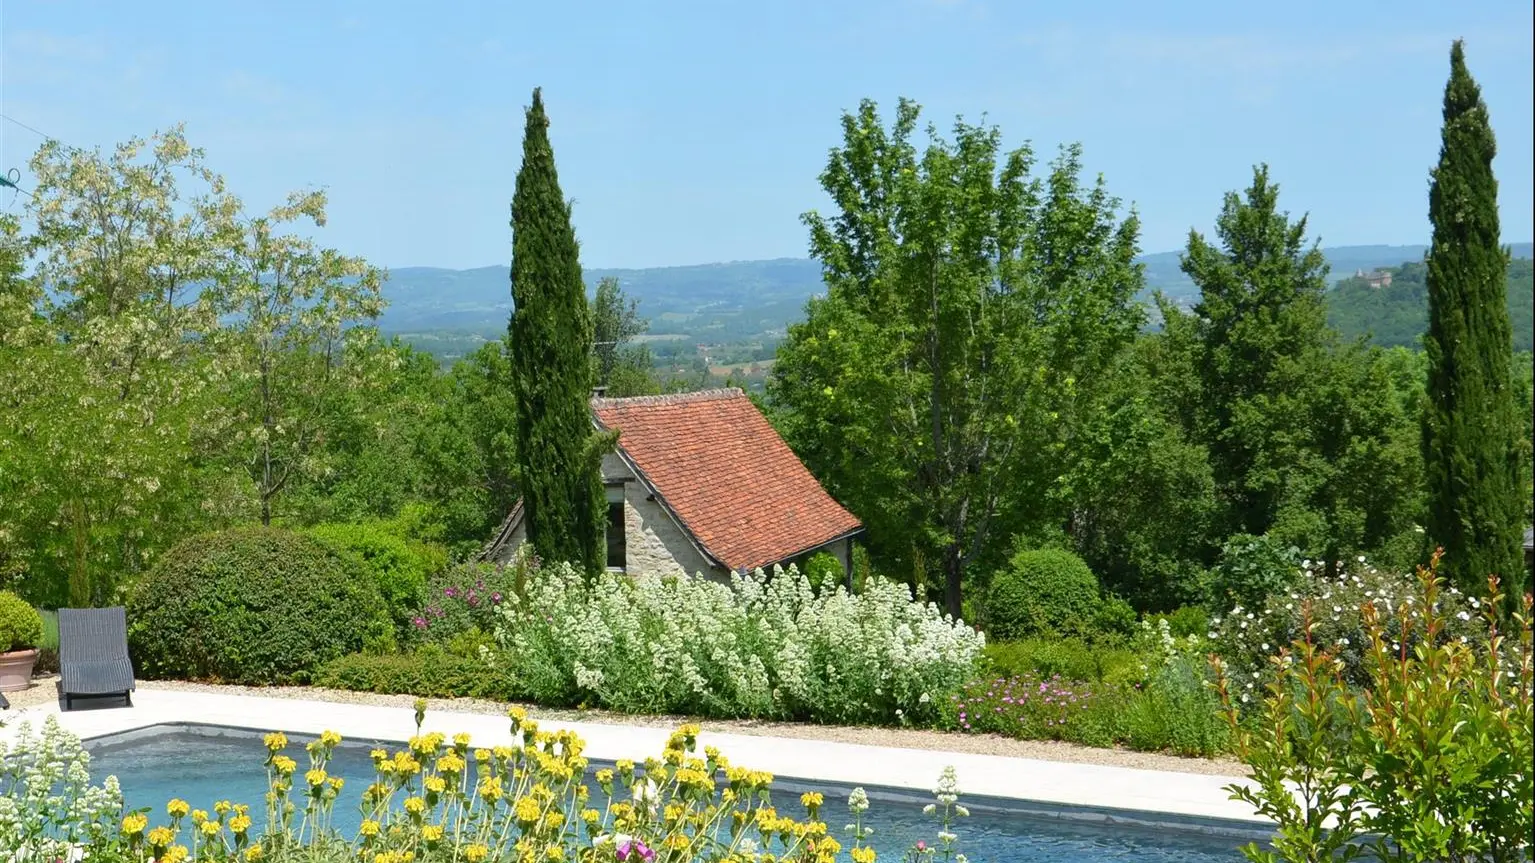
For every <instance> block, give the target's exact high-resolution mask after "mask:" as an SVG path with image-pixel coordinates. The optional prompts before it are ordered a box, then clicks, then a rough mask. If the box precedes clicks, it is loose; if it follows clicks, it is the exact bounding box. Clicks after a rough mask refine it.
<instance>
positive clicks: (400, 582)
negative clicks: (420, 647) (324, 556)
mask: <svg viewBox="0 0 1535 863" xmlns="http://www.w3.org/2000/svg"><path fill="white" fill-rule="evenodd" d="M388 528H389V526H388V525H387V524H386V523H381V522H361V523H338V524H322V525H319V526H317V527H312V528H310V529H309V530H308V531H307V533H308V534H309V535H310V536H313V537H314V538H316V539H318V540H320V541H321V542H323V543H325V544H326V545H328V546H330V547H331V548H332V549H334V550H335V551H336V552H338V553H340V554H342V555H343V556H345V557H348V558H350V559H351V560H352V561H353V562H354V563H356V564H357V565H358V567H359V568H360V570H361V571H362V572H364V573H366V574H367V576H368V578H370V579H372V581H373V584H374V586H375V587H377V588H378V592H379V595H380V596H382V597H383V598H384V604H385V605H387V606H388V607H389V615H390V617H391V618H392V619H393V621H394V625H395V629H396V632H397V633H398V634H399V635H402V636H404V635H408V634H409V632H410V629H411V619H412V618H413V617H415V615H416V610H417V609H418V608H420V607H421V600H422V597H423V595H424V593H425V590H426V582H427V578H428V577H429V576H431V575H432V573H433V572H436V571H437V570H439V569H442V568H444V567H446V566H447V562H448V561H447V554H446V553H445V552H444V551H443V550H442V549H441V548H440V547H437V546H432V545H428V544H425V543H419V542H412V541H410V540H408V539H406V538H404V537H402V536H400V535H399V534H397V533H394V532H392V531H390V530H389V529H388Z"/></svg>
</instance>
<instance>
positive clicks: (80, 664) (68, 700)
mask: <svg viewBox="0 0 1535 863" xmlns="http://www.w3.org/2000/svg"><path fill="white" fill-rule="evenodd" d="M133 690H134V684H133V663H132V662H130V661H129V659H128V618H127V615H125V614H124V613H123V609H122V607H121V606H119V607H117V608H61V609H59V692H60V693H61V694H63V696H64V709H65V710H70V709H72V708H73V706H74V700H75V699H76V698H100V697H110V696H121V697H122V699H123V701H124V702H126V703H127V705H128V706H130V707H131V706H133V699H132V697H131V696H130V695H129V693H131V692H133Z"/></svg>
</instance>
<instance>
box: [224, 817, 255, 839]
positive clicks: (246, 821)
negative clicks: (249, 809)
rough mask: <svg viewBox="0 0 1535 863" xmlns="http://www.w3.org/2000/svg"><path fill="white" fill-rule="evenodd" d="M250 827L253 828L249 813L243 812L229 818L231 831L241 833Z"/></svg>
mask: <svg viewBox="0 0 1535 863" xmlns="http://www.w3.org/2000/svg"><path fill="white" fill-rule="evenodd" d="M249 829H251V819H250V816H249V815H246V814H244V813H241V814H239V815H236V816H235V817H233V818H231V819H229V832H231V833H234V834H236V835H240V834H243V833H244V832H245V831H247V830H249Z"/></svg>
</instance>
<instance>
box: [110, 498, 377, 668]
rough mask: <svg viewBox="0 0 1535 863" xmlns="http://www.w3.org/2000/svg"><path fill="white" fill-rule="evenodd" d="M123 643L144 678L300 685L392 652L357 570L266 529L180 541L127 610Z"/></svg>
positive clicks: (312, 543) (323, 550)
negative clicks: (332, 666) (360, 654)
mask: <svg viewBox="0 0 1535 863" xmlns="http://www.w3.org/2000/svg"><path fill="white" fill-rule="evenodd" d="M128 641H129V647H130V649H131V650H132V651H133V658H134V662H135V665H136V666H137V667H138V669H139V670H140V671H141V672H142V673H143V674H144V676H146V677H178V678H188V679H193V680H218V681H224V682H228V683H243V684H256V685H262V684H279V683H307V682H309V680H310V678H311V676H312V675H313V673H314V670H315V669H317V668H319V667H320V666H322V665H324V664H325V663H326V662H329V661H330V660H332V659H335V658H337V657H340V656H345V655H346V654H349V653H355V652H357V651H359V650H364V649H367V650H387V649H391V648H392V647H393V646H394V632H393V626H392V625H391V622H390V618H389V612H388V609H387V608H386V607H385V605H384V601H383V599H381V598H380V596H379V593H378V588H377V587H375V586H374V584H373V582H372V581H371V580H370V579H368V578H367V576H366V575H364V574H362V573H360V572H359V571H358V569H357V567H356V566H355V564H353V563H351V562H350V561H348V560H347V559H346V558H344V557H342V556H341V555H339V554H337V553H336V552H335V551H333V550H332V549H330V548H328V547H327V546H326V545H325V544H324V543H321V542H320V541H318V540H316V539H314V538H312V537H308V536H304V535H302V534H297V533H292V532H290V531H285V530H278V529H274V528H264V527H248V528H237V529H235V530H228V531H223V532H220V533H211V534H204V535H202V536H197V537H193V538H191V539H188V540H185V541H183V542H181V543H179V544H178V545H176V546H175V547H174V548H172V549H171V550H170V551H167V552H166V553H165V554H164V555H163V556H161V558H160V559H159V561H157V562H156V563H155V565H154V568H152V569H151V570H150V571H149V572H148V573H147V574H146V576H145V577H144V578H143V579H142V580H141V581H140V582H139V583H138V585H137V586H136V587H135V589H134V593H133V595H132V597H131V598H130V600H129V603H128Z"/></svg>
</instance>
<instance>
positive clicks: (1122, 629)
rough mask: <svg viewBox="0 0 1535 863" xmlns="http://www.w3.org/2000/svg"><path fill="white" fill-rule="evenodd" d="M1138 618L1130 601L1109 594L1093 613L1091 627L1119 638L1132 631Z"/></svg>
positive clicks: (1103, 633)
mask: <svg viewBox="0 0 1535 863" xmlns="http://www.w3.org/2000/svg"><path fill="white" fill-rule="evenodd" d="M1139 620H1140V615H1138V614H1136V613H1135V609H1134V608H1133V607H1132V606H1131V605H1130V603H1128V602H1125V601H1124V600H1123V599H1120V598H1119V597H1117V596H1114V595H1113V594H1109V595H1108V596H1105V597H1104V598H1103V601H1102V602H1101V603H1099V605H1098V610H1097V611H1096V612H1094V613H1093V629H1094V630H1095V631H1097V632H1098V633H1101V634H1102V635H1106V636H1109V637H1111V638H1121V637H1124V636H1127V635H1129V634H1130V633H1131V632H1133V631H1134V630H1135V624H1136V622H1137V621H1139Z"/></svg>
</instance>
